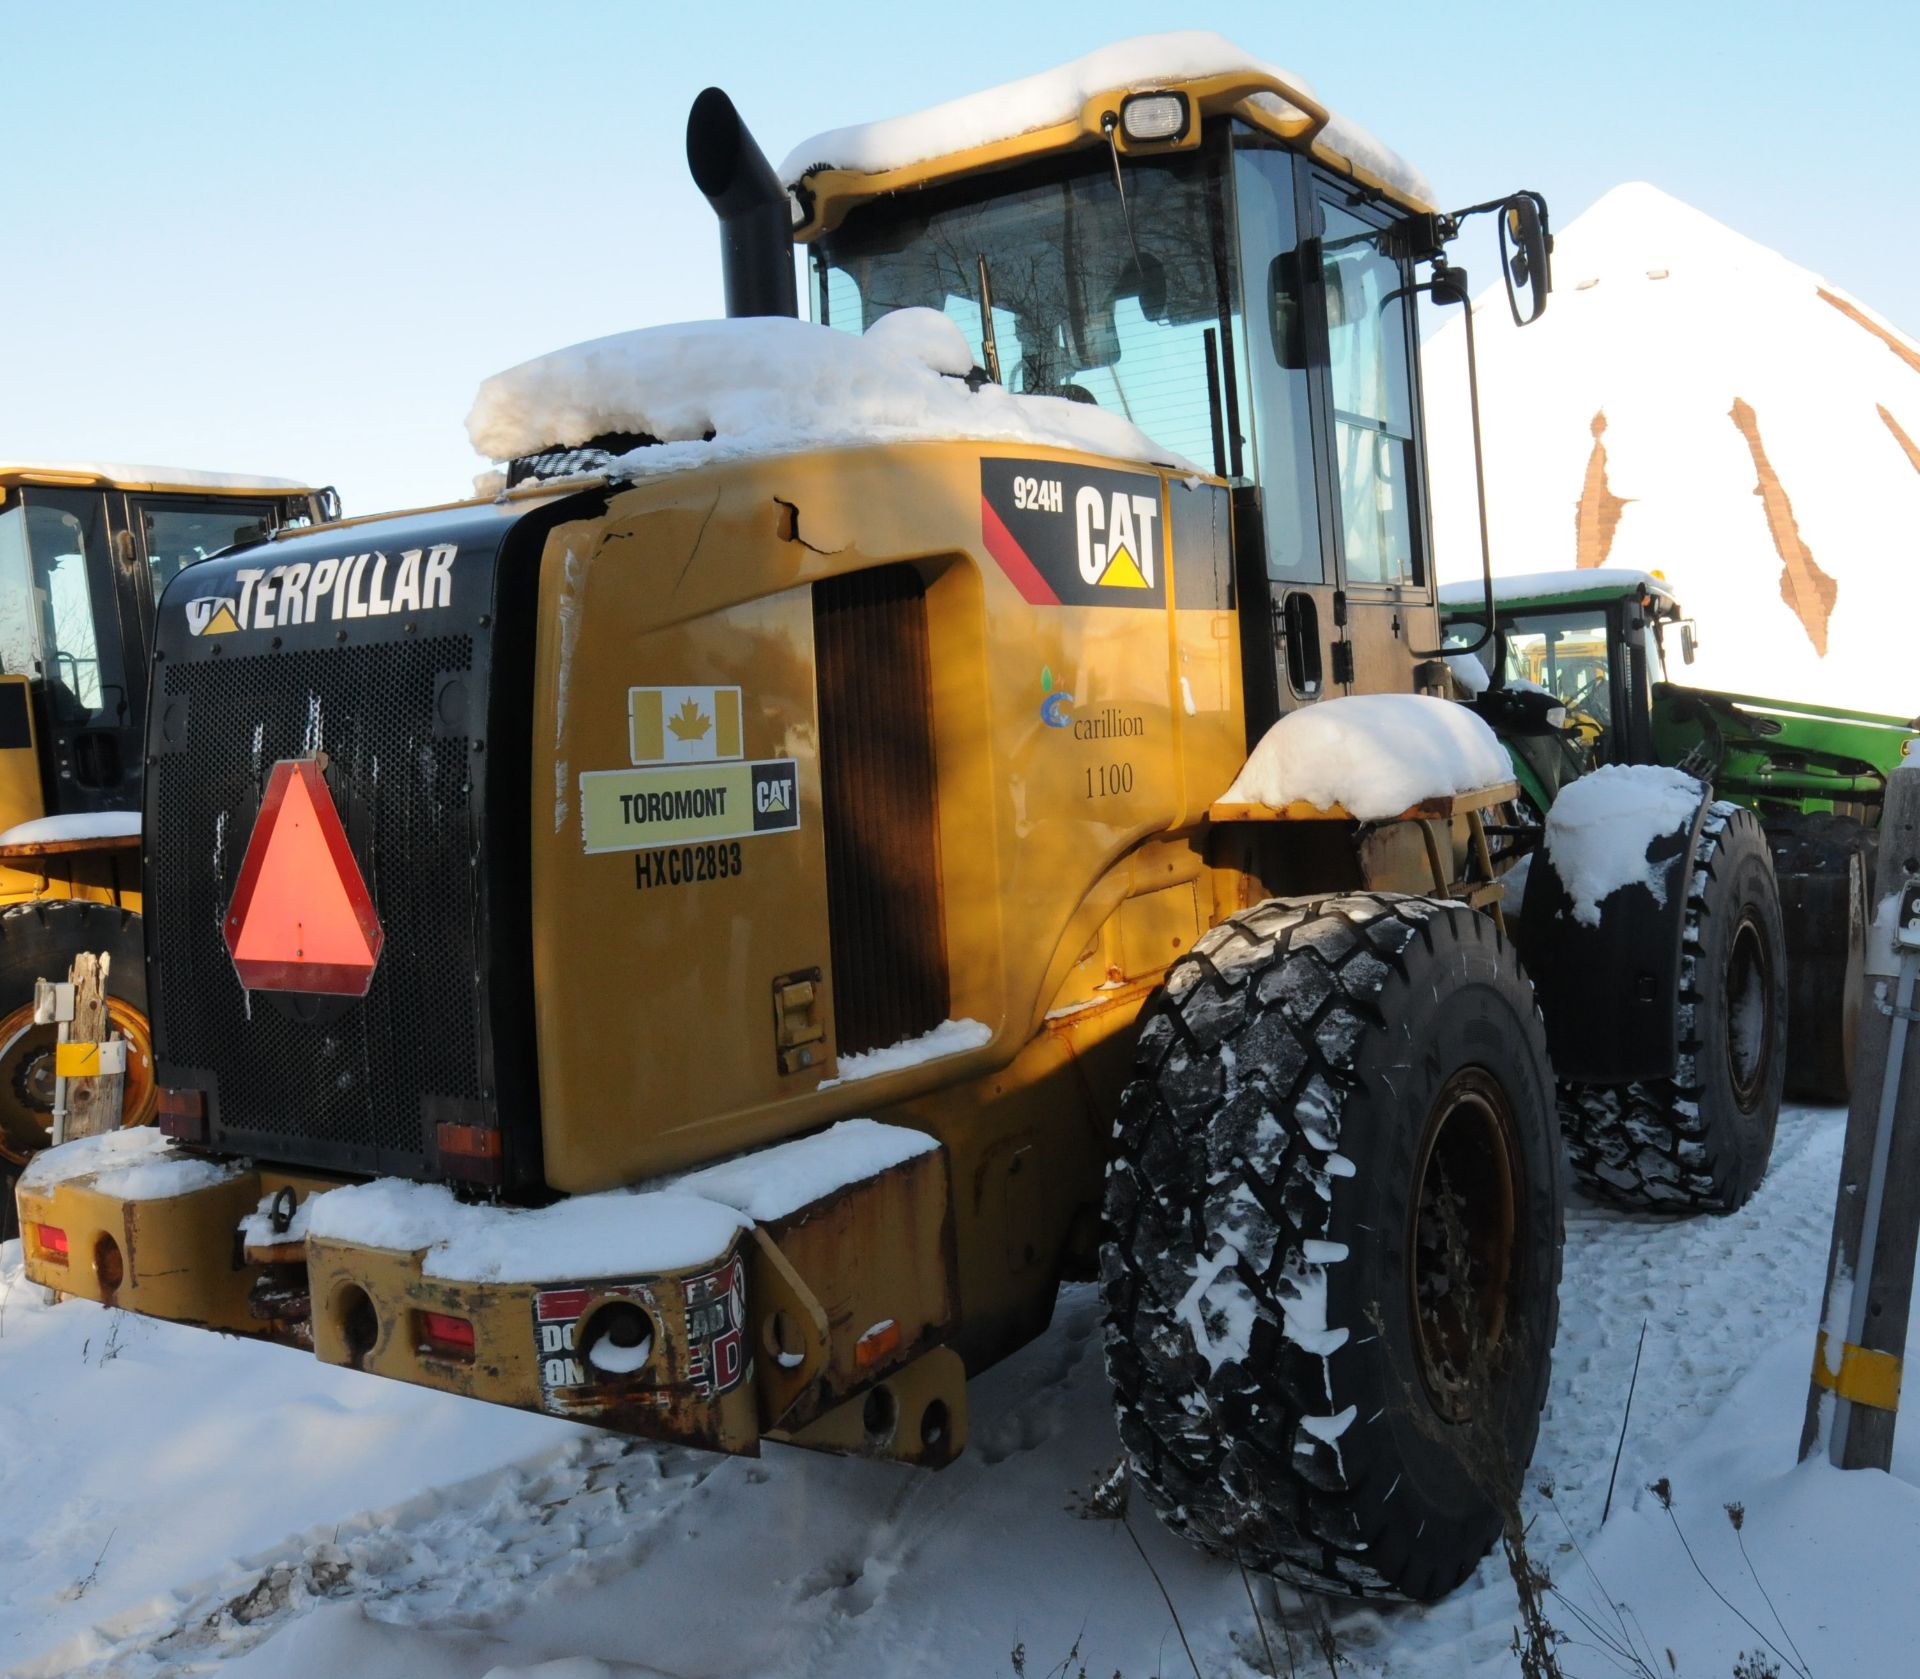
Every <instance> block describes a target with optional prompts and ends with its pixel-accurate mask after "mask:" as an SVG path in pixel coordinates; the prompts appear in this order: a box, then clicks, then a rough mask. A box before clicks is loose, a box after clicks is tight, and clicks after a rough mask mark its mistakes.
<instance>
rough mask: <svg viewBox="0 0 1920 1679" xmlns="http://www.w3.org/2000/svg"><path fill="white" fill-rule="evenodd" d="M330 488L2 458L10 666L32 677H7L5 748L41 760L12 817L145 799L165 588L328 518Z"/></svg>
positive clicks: (11, 802) (3, 630)
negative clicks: (150, 679) (149, 704)
mask: <svg viewBox="0 0 1920 1679" xmlns="http://www.w3.org/2000/svg"><path fill="white" fill-rule="evenodd" d="M181 476H187V475H181ZM331 496H332V492H331V491H325V492H315V491H309V490H306V489H304V488H301V487H299V486H295V485H292V484H288V483H285V482H283V481H278V480H233V481H228V480H221V481H219V482H218V484H217V485H216V484H214V483H211V482H210V483H205V484H199V485H196V484H192V483H185V484H182V483H175V482H171V481H169V479H168V478H167V476H165V475H162V474H157V473H155V474H152V475H151V476H135V475H132V474H126V475H122V474H118V473H116V474H115V475H113V476H106V475H103V474H102V473H101V472H100V471H99V470H97V469H94V468H90V467H78V468H46V467H0V678H5V677H12V678H16V679H24V681H20V680H16V681H13V682H10V683H9V682H4V681H0V726H3V727H0V749H5V748H6V747H11V749H13V750H16V751H17V750H19V749H20V748H21V747H24V746H27V745H29V743H30V744H31V746H32V747H33V749H34V751H35V753H36V754H37V761H38V769H39V775H38V778H37V780H38V789H37V801H36V799H35V797H33V796H31V795H24V794H20V793H19V792H18V791H17V790H18V789H20V788H21V787H23V786H24V785H26V784H27V783H26V782H23V781H22V780H21V778H18V777H10V778H7V779H6V782H5V785H6V787H7V788H9V789H13V790H15V791H13V792H10V793H9V794H8V796H7V799H6V800H5V803H6V805H7V806H8V808H0V830H5V829H9V828H11V827H13V826H14V825H15V824H17V823H19V822H23V821H29V820H32V819H33V818H35V817H38V816H42V815H50V816H51V815H69V814H77V813H82V812H97V811H118V810H128V811H131V810H138V808H139V805H140V765H141V761H142V753H143V751H144V746H143V744H142V743H143V741H144V738H145V732H146V699H147V669H148V665H149V662H150V660H151V657H152V647H153V636H154V611H155V605H156V602H157V601H158V599H159V596H160V594H161V592H162V591H163V590H164V589H165V587H166V585H167V584H168V583H169V582H171V581H172V579H173V578H174V577H175V576H177V575H178V574H179V573H180V572H181V571H183V570H185V569H186V568H187V567H188V566H191V565H192V564H194V563H195V562H196V561H198V560H201V559H204V558H206V557H207V556H208V555H209V554H213V553H217V552H218V551H219V550H221V549H223V548H227V547H231V546H232V545H233V544H234V543H236V542H246V541H251V540H255V539H257V538H258V537H259V536H264V535H265V534H266V533H267V532H268V531H270V530H274V529H277V528H280V527H283V526H287V525H291V524H308V523H314V522H317V521H319V520H320V519H322V518H323V517H326V516H327V515H328V514H329V513H330V512H331V511H332V505H331V503H330V501H329V499H328V498H331ZM11 695H19V696H20V698H18V699H14V698H11V697H10V696H11ZM9 718H10V719H11V721H10V722H9ZM29 779H31V778H29ZM36 802H37V803H38V805H39V808H37V809H36V808H31V806H32V805H33V804H34V803H36Z"/></svg>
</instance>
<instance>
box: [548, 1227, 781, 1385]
mask: <svg viewBox="0 0 1920 1679" xmlns="http://www.w3.org/2000/svg"><path fill="white" fill-rule="evenodd" d="M672 1286H673V1285H672V1284H671V1283H663V1284H649V1283H643V1282H608V1283H594V1284H592V1285H591V1286H590V1287H587V1286H578V1285H576V1286H574V1287H570V1288H548V1289H542V1290H541V1291H540V1292H539V1293H537V1294H536V1295H535V1296H534V1297H533V1333H534V1338H535V1342H536V1344H537V1346H538V1348H539V1353H540V1391H541V1393H542V1394H543V1395H544V1396H545V1398H546V1401H547V1406H548V1409H550V1410H557V1411H560V1412H562V1413H565V1412H567V1411H568V1410H570V1409H571V1408H572V1406H570V1405H569V1401H570V1400H573V1399H574V1397H575V1396H574V1394H573V1391H572V1390H574V1389H578V1388H584V1387H586V1386H588V1385H589V1381H590V1377H589V1373H588V1370H587V1365H586V1360H585V1359H584V1358H583V1357H582V1356H581V1348H580V1344H579V1343H580V1323H581V1319H582V1318H583V1316H585V1315H586V1314H587V1312H588V1309H589V1307H592V1308H594V1309H597V1308H598V1307H600V1306H602V1305H604V1304H606V1303H607V1302H608V1301H610V1300H629V1301H632V1302H633V1303H634V1304H635V1305H637V1306H640V1307H643V1308H644V1309H645V1310H646V1311H647V1313H648V1315H649V1316H652V1317H655V1318H658V1316H659V1310H660V1308H659V1303H658V1298H657V1296H656V1294H655V1290H656V1289H657V1288H665V1289H670V1288H672ZM679 1286H680V1289H681V1305H682V1308H683V1309H684V1311H685V1312H686V1322H687V1355H686V1358H687V1362H686V1368H685V1370H684V1372H683V1376H684V1380H685V1385H686V1386H687V1387H688V1388H690V1389H692V1391H693V1393H694V1394H695V1395H696V1396H698V1397H699V1398H702V1399H716V1398H718V1397H719V1396H720V1395H721V1394H723V1393H728V1392H730V1391H731V1390H732V1389H734V1388H736V1387H738V1386H739V1385H740V1383H741V1382H742V1381H743V1380H744V1379H745V1377H746V1375H747V1373H748V1371H749V1370H750V1369H751V1368H752V1361H751V1359H749V1358H748V1356H747V1339H746V1323H747V1299H746V1296H747V1266H746V1261H745V1260H743V1259H742V1258H741V1257H740V1256H739V1255H738V1254H735V1255H734V1256H733V1257H732V1258H731V1259H729V1260H728V1261H727V1262H726V1263H725V1264H724V1265H721V1266H718V1267H716V1268H715V1269H714V1270H711V1271H702V1272H701V1273H700V1274H699V1275H698V1276H693V1277H687V1278H685V1279H684V1280H683V1281H682V1282H681V1283H680V1285H679ZM658 1379H659V1378H658V1377H657V1376H656V1377H654V1378H652V1380H654V1381H658ZM659 1397H660V1398H661V1400H662V1401H663V1402H664V1400H665V1399H666V1398H667V1395H666V1394H665V1393H664V1392H662V1393H661V1394H660V1396H659ZM576 1403H577V1401H576Z"/></svg>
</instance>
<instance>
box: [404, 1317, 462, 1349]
mask: <svg viewBox="0 0 1920 1679" xmlns="http://www.w3.org/2000/svg"><path fill="white" fill-rule="evenodd" d="M414 1315H415V1317H416V1319H417V1320H418V1322H419V1325H420V1350H421V1351H422V1352H424V1353H435V1354H437V1355H438V1356H439V1357H441V1358H472V1357H473V1324H472V1322H471V1321H470V1320H468V1319H466V1318H455V1317H448V1316H447V1315H446V1314H445V1313H444V1312H417V1313H415V1314H414Z"/></svg>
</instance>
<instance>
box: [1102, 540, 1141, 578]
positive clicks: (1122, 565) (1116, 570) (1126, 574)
mask: <svg viewBox="0 0 1920 1679" xmlns="http://www.w3.org/2000/svg"><path fill="white" fill-rule="evenodd" d="M1100 586H1101V587H1102V588H1103V589H1145V588H1150V587H1151V585H1150V584H1149V583H1148V582H1147V580H1146V578H1145V577H1143V576H1142V575H1141V574H1140V567H1139V566H1138V565H1137V564H1136V563H1135V561H1134V558H1133V556H1132V555H1131V554H1129V553H1128V552H1127V549H1126V545H1125V544H1124V543H1122V544H1121V546H1120V547H1118V548H1116V549H1114V551H1113V558H1112V559H1110V560H1109V561H1107V569H1106V570H1105V571H1103V572H1101V573H1100Z"/></svg>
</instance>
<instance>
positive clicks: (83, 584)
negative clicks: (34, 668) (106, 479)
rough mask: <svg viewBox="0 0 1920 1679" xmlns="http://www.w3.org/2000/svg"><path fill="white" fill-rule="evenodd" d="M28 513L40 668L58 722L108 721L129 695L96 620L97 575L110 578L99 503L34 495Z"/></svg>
mask: <svg viewBox="0 0 1920 1679" xmlns="http://www.w3.org/2000/svg"><path fill="white" fill-rule="evenodd" d="M63 504H64V505H63ZM24 511H25V514H26V537H27V552H28V556H29V560H30V576H31V579H32V583H31V587H32V591H33V602H34V616H35V618H36V619H37V620H38V624H39V630H40V662H41V665H42V674H43V675H44V676H45V678H46V683H47V693H48V695H49V697H50V698H51V700H52V702H53V705H54V707H55V716H56V717H57V718H59V719H60V720H61V721H65V722H74V723H94V722H105V721H107V713H109V712H115V713H117V712H118V711H119V710H120V709H121V708H123V707H124V705H125V703H126V693H125V689H124V687H123V686H122V685H121V683H120V670H119V658H118V655H117V651H116V650H114V649H113V648H111V647H110V646H109V647H103V645H102V639H101V632H100V626H99V623H98V621H97V620H96V617H95V605H96V601H95V597H94V580H95V575H96V574H97V575H99V576H102V577H104V576H105V575H106V555H105V550H104V541H105V531H104V529H103V526H104V523H105V521H104V519H103V517H102V512H101V508H100V505H99V498H98V497H93V496H84V497H73V496H68V495H65V494H63V493H61V492H47V491H39V492H30V493H29V499H28V501H27V505H26V508H25V510H24Z"/></svg>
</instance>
